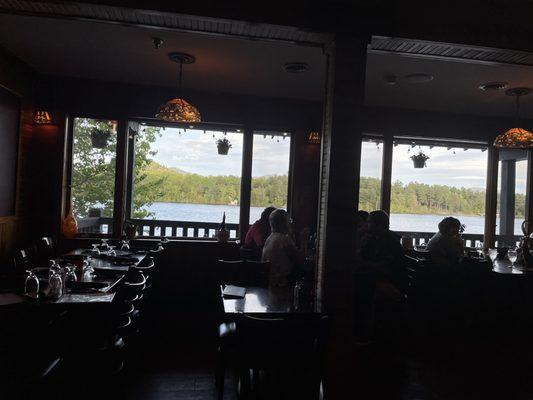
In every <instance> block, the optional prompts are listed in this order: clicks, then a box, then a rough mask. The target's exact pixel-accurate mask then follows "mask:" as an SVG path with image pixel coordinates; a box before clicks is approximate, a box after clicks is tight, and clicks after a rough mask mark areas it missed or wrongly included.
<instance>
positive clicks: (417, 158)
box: [411, 151, 429, 168]
mask: <svg viewBox="0 0 533 400" xmlns="http://www.w3.org/2000/svg"><path fill="white" fill-rule="evenodd" d="M411 160H413V166H414V167H415V168H424V167H426V161H427V160H429V157H428V156H427V155H426V154H424V153H423V152H421V151H420V152H419V153H418V154H415V155H412V156H411Z"/></svg>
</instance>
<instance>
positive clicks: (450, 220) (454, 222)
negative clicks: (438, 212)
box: [439, 217, 461, 236]
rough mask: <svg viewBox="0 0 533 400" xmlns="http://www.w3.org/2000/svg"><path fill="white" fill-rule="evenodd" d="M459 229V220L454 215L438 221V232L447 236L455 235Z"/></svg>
mask: <svg viewBox="0 0 533 400" xmlns="http://www.w3.org/2000/svg"><path fill="white" fill-rule="evenodd" d="M460 231H461V221H459V220H458V219H457V218H454V217H446V218H444V219H443V220H442V221H440V222H439V232H440V233H442V234H443V235H447V236H457V235H458V234H459V232H460Z"/></svg>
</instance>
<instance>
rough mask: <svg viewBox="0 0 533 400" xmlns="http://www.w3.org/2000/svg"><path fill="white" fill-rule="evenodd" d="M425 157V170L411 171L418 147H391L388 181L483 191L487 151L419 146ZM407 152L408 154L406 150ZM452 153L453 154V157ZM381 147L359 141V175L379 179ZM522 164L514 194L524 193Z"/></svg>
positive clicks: (413, 169)
mask: <svg viewBox="0 0 533 400" xmlns="http://www.w3.org/2000/svg"><path fill="white" fill-rule="evenodd" d="M421 149H422V150H423V152H424V153H425V154H426V155H428V156H429V160H427V162H426V166H427V167H426V168H421V169H415V168H414V167H413V161H412V160H411V159H410V157H411V155H413V154H416V153H418V150H419V147H418V146H416V147H415V148H411V146H410V145H403V144H400V145H398V146H395V147H394V150H393V163H392V181H393V182H395V181H397V180H399V181H401V182H403V183H409V182H419V183H427V184H429V185H447V186H455V187H458V188H461V187H465V188H473V189H485V186H486V181H487V152H486V151H485V152H482V151H481V150H478V149H468V150H466V151H464V149H463V148H454V149H450V150H447V148H446V147H433V148H432V149H430V148H429V146H421ZM408 150H409V151H408ZM454 152H455V154H454ZM382 157H383V144H379V146H378V145H377V144H376V142H363V146H362V152H361V176H368V177H376V178H377V177H380V175H381V160H382ZM526 167H527V166H526V162H523V161H522V162H518V163H517V176H516V182H517V185H516V186H517V187H516V189H517V190H516V191H517V192H518V193H525V189H526Z"/></svg>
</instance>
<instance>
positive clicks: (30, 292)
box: [24, 271, 39, 298]
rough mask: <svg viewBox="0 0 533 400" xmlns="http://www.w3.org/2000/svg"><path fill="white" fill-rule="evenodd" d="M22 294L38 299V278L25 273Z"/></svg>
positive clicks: (27, 272)
mask: <svg viewBox="0 0 533 400" xmlns="http://www.w3.org/2000/svg"><path fill="white" fill-rule="evenodd" d="M26 274H27V275H26V280H25V281H24V294H25V295H26V296H30V297H33V298H37V297H39V278H37V275H35V274H34V273H33V272H32V271H26Z"/></svg>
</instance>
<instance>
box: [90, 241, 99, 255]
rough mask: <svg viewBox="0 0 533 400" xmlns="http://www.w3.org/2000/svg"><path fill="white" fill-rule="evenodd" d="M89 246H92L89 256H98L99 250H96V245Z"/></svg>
mask: <svg viewBox="0 0 533 400" xmlns="http://www.w3.org/2000/svg"><path fill="white" fill-rule="evenodd" d="M91 246H93V248H92V249H91V254H92V255H93V256H99V255H100V250H98V243H94V244H92V245H91Z"/></svg>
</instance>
